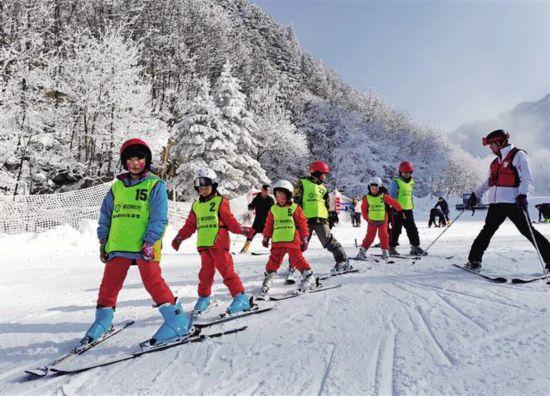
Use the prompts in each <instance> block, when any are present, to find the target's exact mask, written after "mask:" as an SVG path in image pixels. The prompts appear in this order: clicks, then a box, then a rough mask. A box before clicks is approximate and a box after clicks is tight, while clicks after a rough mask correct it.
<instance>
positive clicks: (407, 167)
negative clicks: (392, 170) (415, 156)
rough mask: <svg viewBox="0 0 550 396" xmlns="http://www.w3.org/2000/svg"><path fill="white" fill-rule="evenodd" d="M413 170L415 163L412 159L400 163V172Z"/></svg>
mask: <svg viewBox="0 0 550 396" xmlns="http://www.w3.org/2000/svg"><path fill="white" fill-rule="evenodd" d="M413 170H414V168H413V164H412V162H410V161H402V162H401V163H400V164H399V172H412V171H413Z"/></svg>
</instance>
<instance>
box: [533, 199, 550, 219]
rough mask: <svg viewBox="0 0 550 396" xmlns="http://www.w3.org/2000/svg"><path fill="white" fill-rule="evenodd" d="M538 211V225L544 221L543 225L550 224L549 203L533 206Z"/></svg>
mask: <svg viewBox="0 0 550 396" xmlns="http://www.w3.org/2000/svg"><path fill="white" fill-rule="evenodd" d="M535 208H537V209H538V210H539V223H540V222H542V221H543V220H544V222H545V223H550V203H541V204H538V205H535Z"/></svg>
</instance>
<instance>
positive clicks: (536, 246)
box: [521, 209, 550, 284]
mask: <svg viewBox="0 0 550 396" xmlns="http://www.w3.org/2000/svg"><path fill="white" fill-rule="evenodd" d="M521 211H522V212H523V216H525V221H526V222H527V227H529V232H530V233H531V240H532V241H533V246H535V250H536V251H537V255H538V256H539V261H540V265H541V266H542V273H543V274H545V275H546V283H547V284H550V281H549V280H548V271H547V270H546V266H545V265H544V261H543V260H542V256H541V254H540V250H539V245H538V244H537V240H536V239H535V233H534V232H533V226H532V224H531V217H529V212H528V211H527V210H526V209H522V210H521Z"/></svg>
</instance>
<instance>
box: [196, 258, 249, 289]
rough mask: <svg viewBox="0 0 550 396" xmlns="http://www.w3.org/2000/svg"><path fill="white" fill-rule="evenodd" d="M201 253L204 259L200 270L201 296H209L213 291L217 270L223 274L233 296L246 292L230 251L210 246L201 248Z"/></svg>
mask: <svg viewBox="0 0 550 396" xmlns="http://www.w3.org/2000/svg"><path fill="white" fill-rule="evenodd" d="M199 253H200V255H201V261H202V263H201V270H200V271H199V296H201V297H208V296H209V295H210V294H211V293H212V284H213V283H214V274H215V273H216V270H218V272H219V273H220V275H221V276H222V278H223V283H224V285H225V286H227V288H228V289H229V292H230V293H231V296H232V297H235V296H236V295H237V294H239V293H243V292H244V287H243V284H242V282H241V278H239V275H237V273H236V272H235V269H234V268H233V258H232V257H231V253H229V251H227V250H225V249H216V248H208V249H201V250H199Z"/></svg>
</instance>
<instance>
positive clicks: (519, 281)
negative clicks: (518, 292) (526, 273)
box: [512, 275, 546, 284]
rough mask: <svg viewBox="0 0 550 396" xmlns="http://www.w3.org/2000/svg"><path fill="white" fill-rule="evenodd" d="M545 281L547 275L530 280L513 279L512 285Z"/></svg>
mask: <svg viewBox="0 0 550 396" xmlns="http://www.w3.org/2000/svg"><path fill="white" fill-rule="evenodd" d="M543 279H546V275H539V276H535V277H534V278H528V279H521V278H513V279H512V283H514V284H520V283H531V282H536V281H538V280H543Z"/></svg>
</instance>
